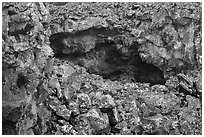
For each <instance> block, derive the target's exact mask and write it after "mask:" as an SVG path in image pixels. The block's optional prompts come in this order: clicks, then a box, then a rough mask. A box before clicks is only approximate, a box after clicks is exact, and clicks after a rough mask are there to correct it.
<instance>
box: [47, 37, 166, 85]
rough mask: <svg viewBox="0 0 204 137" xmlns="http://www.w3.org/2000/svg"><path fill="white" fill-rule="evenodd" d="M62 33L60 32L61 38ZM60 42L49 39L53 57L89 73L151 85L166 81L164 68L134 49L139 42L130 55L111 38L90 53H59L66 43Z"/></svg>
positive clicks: (132, 47) (131, 47)
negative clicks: (149, 61)
mask: <svg viewBox="0 0 204 137" xmlns="http://www.w3.org/2000/svg"><path fill="white" fill-rule="evenodd" d="M55 35H56V34H55ZM60 35H61V34H60V33H59V37H60ZM59 41H60V40H59V39H54V40H53V39H52V40H51V42H50V44H51V48H52V49H53V51H54V57H55V58H57V59H59V60H62V61H63V60H66V61H69V62H71V63H73V64H75V65H79V66H81V67H84V68H86V69H87V72H88V73H90V74H96V75H100V76H102V77H103V78H104V79H109V80H112V81H122V82H139V83H150V86H151V85H155V84H161V85H164V84H165V82H166V81H165V79H164V73H163V71H162V70H160V69H159V68H158V67H156V66H154V65H152V64H148V63H146V62H145V61H143V60H142V59H141V58H140V56H139V53H138V50H137V48H135V47H138V45H137V43H134V45H131V46H130V47H129V49H128V54H127V53H126V54H124V53H123V52H122V50H121V49H118V48H117V46H116V43H115V42H114V41H108V40H107V41H105V42H101V43H96V45H95V48H93V49H91V50H90V51H89V52H83V53H82V52H74V53H69V54H64V53H62V52H60V50H61V49H63V46H64V45H63V44H62V43H59ZM56 43H57V44H56Z"/></svg>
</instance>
